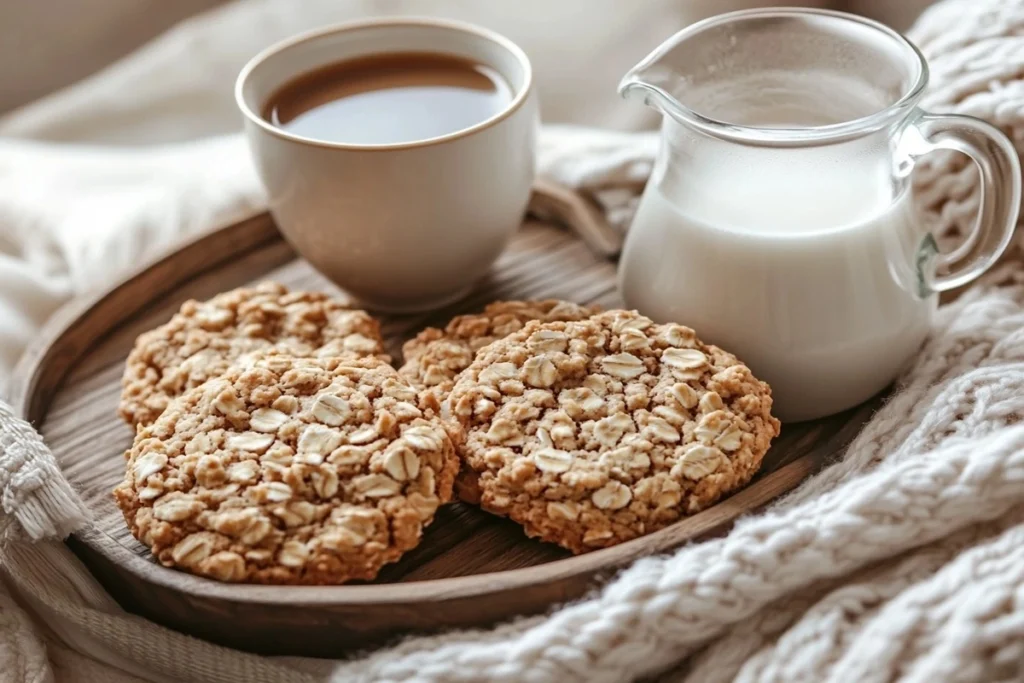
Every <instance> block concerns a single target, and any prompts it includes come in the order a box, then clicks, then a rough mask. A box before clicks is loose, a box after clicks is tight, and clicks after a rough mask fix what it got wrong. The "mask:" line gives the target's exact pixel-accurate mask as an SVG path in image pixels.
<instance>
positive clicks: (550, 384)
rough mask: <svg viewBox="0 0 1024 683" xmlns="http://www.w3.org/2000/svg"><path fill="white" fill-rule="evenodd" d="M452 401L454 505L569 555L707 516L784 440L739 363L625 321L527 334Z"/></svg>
mask: <svg viewBox="0 0 1024 683" xmlns="http://www.w3.org/2000/svg"><path fill="white" fill-rule="evenodd" d="M449 401H450V408H451V411H452V413H453V416H454V418H455V419H457V420H458V421H459V423H460V425H461V427H462V429H463V431H464V442H463V443H462V444H461V446H460V454H461V456H462V458H463V463H464V465H463V472H462V474H460V480H459V482H458V485H459V492H460V497H462V498H463V499H466V500H469V501H473V502H477V501H478V502H479V503H480V505H481V506H482V507H483V508H484V509H486V510H488V511H490V512H492V513H495V514H499V515H504V516H507V517H509V518H511V519H513V520H515V521H516V522H518V523H520V524H521V525H522V526H523V527H524V529H525V530H526V532H527V534H529V535H530V536H534V537H539V538H541V539H542V540H545V541H549V542H552V543H557V544H559V545H561V546H563V547H565V548H568V549H569V550H571V551H573V552H574V553H581V552H586V551H589V550H594V549H596V548H602V547H607V546H611V545H615V544H617V543H621V542H623V541H627V540H630V539H632V538H636V537H638V536H642V535H644V534H647V533H650V532H653V531H656V530H658V529H660V528H663V527H665V526H668V525H669V524H672V523H673V522H675V521H677V520H679V519H680V518H681V517H683V516H686V515H690V514H693V513H696V512H699V511H700V510H702V509H704V508H706V507H708V506H710V505H711V504H713V503H715V502H716V501H717V500H718V499H720V498H721V497H722V496H724V495H726V494H728V493H730V492H732V491H734V490H736V489H737V488H739V487H741V486H743V485H744V484H746V483H747V482H748V481H749V480H750V479H751V477H753V475H754V474H755V473H756V472H757V469H758V468H759V467H760V464H761V461H762V459H763V457H764V455H765V452H766V451H767V450H768V446H769V445H770V442H771V440H772V439H773V438H774V437H775V436H777V435H778V433H779V422H778V420H776V419H775V418H774V417H772V416H771V412H770V411H771V405H772V400H771V390H770V389H769V387H768V385H767V384H765V383H764V382H761V381H759V380H757V379H756V378H755V377H754V376H753V375H752V374H751V372H750V370H749V369H748V368H747V367H746V366H745V365H743V364H742V363H741V362H739V361H738V360H737V359H736V357H735V356H733V355H732V354H729V353H727V352H725V351H723V350H721V349H719V348H717V347H714V346H710V345H707V344H704V343H702V342H701V341H700V340H699V339H697V337H696V335H695V333H694V331H693V330H691V329H690V328H688V327H684V326H682V325H675V324H666V325H658V324H654V323H653V322H652V321H651V320H649V319H648V318H645V317H643V316H641V315H639V314H637V313H635V312H627V311H609V312H607V313H602V314H599V315H595V316H593V317H592V318H589V319H587V320H582V321H576V322H550V323H540V322H531V323H528V324H527V325H526V326H525V327H524V328H523V329H522V330H520V331H519V332H516V333H514V334H512V335H510V336H508V337H506V338H504V339H502V340H499V341H496V342H494V343H493V344H491V345H490V346H489V347H488V348H486V349H484V350H483V351H481V352H480V353H479V354H478V355H477V357H476V359H475V360H474V361H473V362H472V364H471V365H470V366H469V368H468V369H467V370H466V371H465V372H463V373H462V374H461V375H460V376H459V379H458V381H457V382H456V384H455V387H454V388H453V389H452V392H451V394H450V397H449Z"/></svg>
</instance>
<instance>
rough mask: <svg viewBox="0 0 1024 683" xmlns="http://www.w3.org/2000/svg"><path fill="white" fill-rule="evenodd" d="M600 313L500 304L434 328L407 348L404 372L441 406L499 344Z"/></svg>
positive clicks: (559, 304)
mask: <svg viewBox="0 0 1024 683" xmlns="http://www.w3.org/2000/svg"><path fill="white" fill-rule="evenodd" d="M599 310H600V309H599V308H597V307H594V306H582V305H580V304H575V303H572V302H571V301H561V300H559V299H545V300H541V301H495V302H494V303H491V304H488V305H487V307H486V308H484V310H483V312H481V313H474V314H470V315H460V316H456V317H454V318H452V320H451V321H450V322H449V323H448V324H447V325H446V326H445V328H444V329H443V330H442V329H438V328H436V327H428V328H427V329H425V330H423V331H422V332H420V333H419V334H418V335H416V337H415V338H413V339H410V340H409V341H407V342H406V343H405V345H404V346H403V347H402V355H403V356H404V358H405V364H404V365H403V366H402V367H401V369H400V370H399V372H401V373H402V375H403V376H405V377H407V378H408V379H409V380H410V381H411V382H413V384H415V385H417V386H420V387H423V388H424V389H425V393H426V395H427V396H428V397H432V398H433V399H435V400H436V401H438V402H440V401H443V400H444V399H445V398H447V396H448V392H449V391H451V388H452V387H453V386H454V384H455V377H456V376H457V375H458V374H459V373H460V372H462V371H463V370H465V369H466V368H467V367H469V364H470V363H472V362H473V357H474V355H476V352H477V351H479V350H480V349H482V348H483V347H485V346H487V345H488V344H490V343H491V342H493V341H495V340H496V339H501V338H502V337H506V336H508V335H510V334H512V333H513V332H518V331H519V330H521V329H522V328H523V325H525V324H526V323H528V322H530V321H532V320H539V321H542V322H551V321H555V320H584V319H586V318H588V317H590V316H591V315H593V314H595V313H597V312H598V311H599Z"/></svg>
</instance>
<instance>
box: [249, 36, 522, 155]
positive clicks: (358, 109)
mask: <svg viewBox="0 0 1024 683" xmlns="http://www.w3.org/2000/svg"><path fill="white" fill-rule="evenodd" d="M511 100H512V90H511V88H510V87H509V85H508V84H507V83H506V82H505V81H504V79H502V77H501V76H500V75H499V74H498V73H497V72H496V71H494V70H493V69H491V68H489V67H487V66H484V65H482V64H478V63H476V62H473V61H469V60H466V59H462V58H459V57H454V56H449V55H442V54H435V53H424V52H399V53H388V54H381V55H372V56H368V57H362V58H359V59H353V60H348V61H342V62H337V63H335V64H330V65H328V66H325V67H322V68H320V69H317V70H316V71H311V72H309V73H306V74H303V75H301V76H299V77H297V78H295V79H293V80H292V81H290V82H288V83H286V84H285V85H284V86H283V87H281V88H280V89H279V90H278V91H277V92H276V93H274V95H273V96H272V97H271V98H270V99H269V100H268V102H267V105H266V106H265V107H264V112H263V116H264V118H266V119H267V120H268V121H270V123H272V124H274V125H275V126H278V127H280V128H282V129H284V130H286V131H288V132H290V133H294V134H296V135H301V136H303V137H307V138H314V139H317V140H325V141H328V142H338V143H347V144H357V145H386V144H397V143H403V142H414V141H417V140H427V139H430V138H435V137H439V136H442V135H447V134H449V133H454V132H456V131H459V130H463V129H465V128H470V127H472V126H474V125H476V124H478V123H480V122H482V121H485V120H487V119H489V118H491V117H492V116H494V115H496V114H498V113H500V112H501V111H502V110H504V109H505V107H507V106H508V104H509V102H511Z"/></svg>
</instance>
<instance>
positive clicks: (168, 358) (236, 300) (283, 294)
mask: <svg viewBox="0 0 1024 683" xmlns="http://www.w3.org/2000/svg"><path fill="white" fill-rule="evenodd" d="M274 347H276V348H280V349H281V350H282V351H285V352H287V353H289V354H291V355H294V356H314V355H315V356H322V357H323V356H335V355H344V354H352V355H356V356H373V355H376V356H381V357H382V358H384V359H386V356H384V355H383V354H384V345H383V342H382V341H381V336H380V323H378V322H377V321H376V320H375V319H374V318H372V317H370V315H369V314H368V313H366V312H365V311H359V310H353V309H351V308H348V307H346V306H345V305H344V304H342V303H340V302H338V301H336V300H334V299H332V298H330V297H329V296H327V295H326V294H322V293H320V292H289V291H288V289H287V288H285V287H284V286H283V285H279V284H277V283H274V282H264V283H262V284H260V285H258V286H256V287H254V288H241V289H235V290H233V291H230V292H225V293H224V294H220V295H218V296H215V297H213V298H212V299H210V300H209V301H206V302H198V301H186V302H185V303H184V304H182V306H181V310H179V311H178V313H176V314H175V315H174V317H173V318H171V320H170V322H168V323H167V324H165V325H161V326H160V327H158V328H156V329H155V330H151V331H150V332H146V333H145V334H142V335H140V336H139V338H138V339H137V340H136V341H135V348H133V349H132V352H131V353H130V354H129V355H128V361H127V364H126V367H125V371H124V377H123V378H122V380H121V385H122V391H121V404H120V406H119V408H118V413H119V414H120V415H121V417H123V418H124V419H125V421H126V422H128V423H129V424H131V425H132V426H136V425H139V424H149V423H150V422H152V421H153V420H155V419H156V418H157V417H158V416H159V415H160V413H161V412H163V410H164V408H165V407H166V406H167V403H168V401H170V400H171V399H172V398H174V397H175V396H178V395H179V394H181V393H182V392H184V391H186V390H188V389H191V388H192V387H197V386H199V385H200V384H202V383H203V382H205V381H206V380H208V379H210V378H211V377H216V376H217V375H220V374H221V373H223V372H224V371H225V370H227V369H228V367H229V366H230V365H231V364H232V363H233V362H234V361H235V360H236V359H238V358H239V357H240V356H242V355H244V354H247V353H251V352H258V351H265V350H268V349H270V348H274Z"/></svg>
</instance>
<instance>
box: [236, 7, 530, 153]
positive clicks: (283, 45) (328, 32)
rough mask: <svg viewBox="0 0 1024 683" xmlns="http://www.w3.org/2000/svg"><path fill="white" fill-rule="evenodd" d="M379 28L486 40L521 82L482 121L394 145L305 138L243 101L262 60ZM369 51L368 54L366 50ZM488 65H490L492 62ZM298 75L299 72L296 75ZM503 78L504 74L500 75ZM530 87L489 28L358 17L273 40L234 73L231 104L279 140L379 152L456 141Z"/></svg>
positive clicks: (514, 50) (511, 109)
mask: <svg viewBox="0 0 1024 683" xmlns="http://www.w3.org/2000/svg"><path fill="white" fill-rule="evenodd" d="M380 27H412V28H415V27H424V28H439V29H447V30H449V31H453V32H456V33H469V34H472V35H475V36H477V37H478V38H482V39H484V40H487V41H490V42H491V43H493V44H495V45H497V46H499V47H500V48H502V49H503V50H505V51H506V52H508V53H509V54H510V55H512V57H514V58H515V60H516V61H517V62H518V63H519V66H520V68H522V69H523V84H522V86H521V87H520V88H519V90H518V92H517V93H516V96H515V97H514V98H513V99H512V101H511V102H509V103H508V105H507V106H506V107H505V108H504V109H502V110H501V111H500V112H498V113H497V114H495V115H494V116H492V117H490V118H488V119H484V120H483V121H481V122H479V123H476V124H474V125H472V126H470V127H469V128H462V129H460V130H457V131H455V132H453V133H447V134H445V135H439V136H437V137H433V138H426V139H424V140H415V141H413V142H400V143H395V144H386V145H359V144H351V143H344V142H329V141H326V140H318V139H316V138H310V137H306V136H304V135H296V134H294V133H289V132H288V131H286V130H284V129H282V128H279V127H277V126H275V125H274V124H272V123H270V122H269V121H267V120H266V119H265V118H263V117H262V116H260V114H259V113H258V112H255V111H253V110H252V107H250V106H249V103H248V102H246V101H245V97H244V95H243V93H242V91H243V89H244V87H245V84H246V82H247V81H248V80H249V78H250V76H251V75H252V73H253V71H255V70H256V69H257V68H258V67H259V66H260V65H262V64H263V63H265V62H266V61H268V60H270V59H272V58H274V57H276V56H277V55H279V54H281V53H283V52H285V51H287V50H290V49H292V48H294V47H296V46H298V45H302V44H304V43H308V42H312V41H315V40H319V39H321V38H325V37H328V36H333V35H337V34H342V33H352V32H356V31H362V30H365V29H371V28H380ZM367 54H371V53H367ZM488 66H491V67H492V68H493V67H494V65H493V64H489V65H488ZM296 75H299V74H296ZM502 76H503V77H504V74H502ZM532 90H533V67H532V66H531V64H530V59H529V57H527V56H526V53H525V52H524V51H523V49H522V48H521V47H519V46H518V45H516V44H515V43H514V42H512V41H511V40H509V39H508V38H506V37H505V36H503V35H501V34H500V33H497V32H495V31H492V30H490V29H486V28H483V27H481V26H476V25H474V24H469V23H466V22H462V21H451V20H449V19H433V18H401V19H397V18H396V19H391V18H384V19H361V20H357V21H348V22H344V23H341V24H334V25H332V26H327V27H324V28H318V29H314V30H312V31H307V32H305V33H300V34H298V35H295V36H292V37H291V38H286V39H285V40H282V41H281V42H278V43H275V44H273V45H271V46H270V47H267V48H265V49H263V50H262V51H260V52H259V53H258V54H257V55H256V56H255V57H253V58H252V59H250V60H249V61H248V63H246V65H245V66H244V67H242V70H241V71H240V72H239V74H238V78H237V80H236V81H235V103H236V104H237V105H238V108H239V110H241V112H242V114H243V115H244V116H245V117H246V118H247V119H249V121H251V122H252V123H255V124H256V125H258V126H260V127H261V128H262V129H263V130H264V131H266V132H267V133H270V134H271V135H274V136H276V137H279V138H281V139H283V140H290V141H292V142H298V143H302V144H307V145H313V146H317V147H325V148H329V149H347V150H359V151H367V152H371V151H381V152H389V151H394V150H403V149H412V148H416V147H429V146H431V145H439V144H442V143H445V142H451V141H452V140H458V139H459V138H464V137H469V136H470V135H473V134H474V133H479V132H480V131H483V130H487V129H488V128H491V127H492V126H494V125H496V124H498V123H500V122H502V121H504V120H505V119H507V118H508V117H509V116H511V115H512V114H514V113H515V112H516V111H517V110H518V109H519V108H520V107H522V105H523V103H524V102H525V101H526V99H527V97H529V95H530V92H531V91H532Z"/></svg>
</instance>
